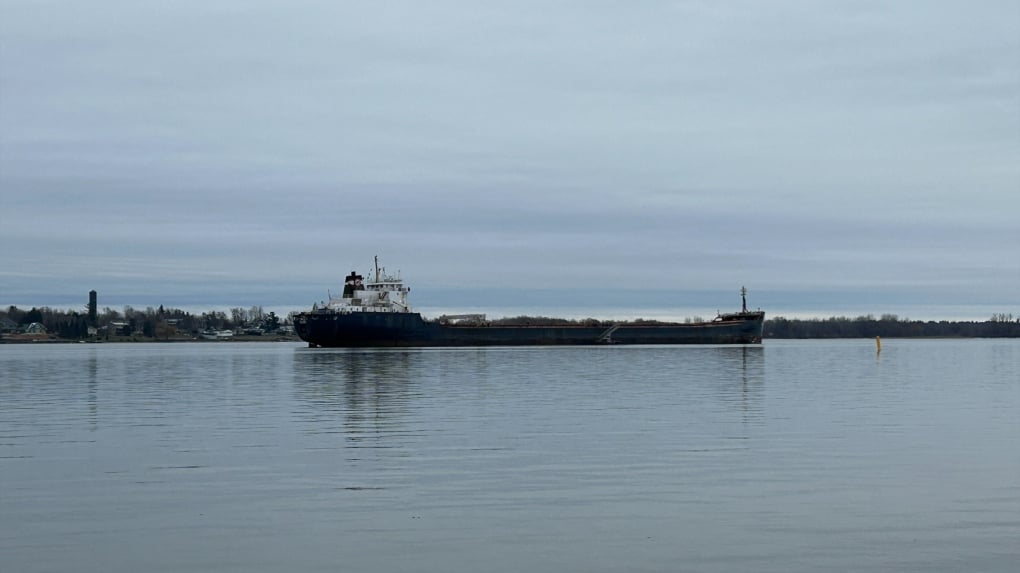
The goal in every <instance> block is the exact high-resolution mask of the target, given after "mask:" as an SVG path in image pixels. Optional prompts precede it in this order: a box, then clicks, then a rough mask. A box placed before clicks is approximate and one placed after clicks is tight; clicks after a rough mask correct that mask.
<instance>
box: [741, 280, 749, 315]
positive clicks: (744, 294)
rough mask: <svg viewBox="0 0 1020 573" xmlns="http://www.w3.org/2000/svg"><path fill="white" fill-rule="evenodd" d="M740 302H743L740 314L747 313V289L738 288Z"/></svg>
mask: <svg viewBox="0 0 1020 573" xmlns="http://www.w3.org/2000/svg"><path fill="white" fill-rule="evenodd" d="M740 300H741V301H742V302H743V305H742V310H741V311H740V312H747V287H743V286H742V287H740Z"/></svg>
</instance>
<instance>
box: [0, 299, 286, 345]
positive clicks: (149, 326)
mask: <svg viewBox="0 0 1020 573" xmlns="http://www.w3.org/2000/svg"><path fill="white" fill-rule="evenodd" d="M0 317H6V318H8V319H9V320H10V321H11V322H13V323H14V324H16V325H18V326H19V327H25V326H27V325H30V324H33V323H39V324H42V325H43V327H44V328H45V329H46V332H47V333H48V334H50V335H54V336H56V337H58V338H65V339H68V340H83V339H85V338H88V337H89V336H90V334H89V329H90V328H92V329H94V330H93V332H95V333H96V335H97V336H100V337H104V338H109V337H110V336H132V337H139V336H140V337H143V338H152V339H170V338H179V337H188V336H194V335H196V334H198V333H199V332H201V331H203V330H236V331H244V330H249V331H255V330H257V331H260V332H276V331H278V330H279V329H280V327H281V326H284V325H285V324H287V319H285V318H283V319H281V318H280V317H278V316H276V313H275V312H268V313H267V312H264V311H263V309H262V307H261V306H253V307H251V308H247V309H245V308H240V307H237V308H232V309H230V312H229V313H226V312H223V311H218V310H211V311H209V312H203V313H199V314H192V313H190V312H187V311H184V310H181V309H178V308H164V307H163V305H160V306H159V307H158V308H154V307H151V306H150V307H147V308H145V309H144V310H141V309H136V308H133V307H131V306H125V307H124V309H123V310H122V311H118V310H116V309H112V308H110V307H105V308H103V309H102V310H99V311H97V313H96V317H95V320H94V321H91V320H90V319H89V316H88V312H78V311H74V310H62V309H54V308H50V307H46V306H43V307H32V308H31V309H30V310H23V309H20V308H18V307H16V306H9V307H8V308H7V310H6V311H2V310H0Z"/></svg>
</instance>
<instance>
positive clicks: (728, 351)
mask: <svg viewBox="0 0 1020 573" xmlns="http://www.w3.org/2000/svg"><path fill="white" fill-rule="evenodd" d="M712 350H713V352H714V353H715V354H716V356H717V357H718V359H719V361H718V364H719V366H720V367H719V369H718V373H719V374H718V376H719V379H720V381H721V382H722V384H723V387H722V388H721V389H720V395H719V396H720V398H721V399H722V400H723V402H725V403H727V404H730V405H732V406H734V407H735V408H738V409H739V410H740V411H741V413H742V414H743V419H744V421H745V422H751V421H755V420H761V419H763V418H764V414H765V413H764V398H765V396H764V390H765V349H764V348H763V347H762V346H740V347H735V346H727V347H718V348H713V349H712Z"/></svg>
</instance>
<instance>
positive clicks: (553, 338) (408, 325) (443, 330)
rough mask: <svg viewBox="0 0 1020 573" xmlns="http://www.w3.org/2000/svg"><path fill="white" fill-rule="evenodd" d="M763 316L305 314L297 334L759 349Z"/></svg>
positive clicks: (341, 340)
mask: <svg viewBox="0 0 1020 573" xmlns="http://www.w3.org/2000/svg"><path fill="white" fill-rule="evenodd" d="M764 321H765V314H764V313H763V312H747V313H738V314H732V315H726V318H725V320H716V321H712V322H700V323H693V324H651V325H648V324H626V323H625V324H621V325H614V326H582V325H523V326H507V325H481V326H478V325H475V326H468V325H450V324H440V323H437V322H431V321H426V320H424V319H423V318H422V317H421V315H420V314H419V313H414V312H407V313H403V312H349V313H337V312H328V311H327V312H322V311H319V312H316V311H312V312H303V313H299V314H298V315H296V316H295V320H294V329H295V331H296V332H297V334H298V336H300V337H301V339H302V340H304V341H306V342H308V344H309V345H310V346H321V347H340V348H346V347H433V346H436V347H443V346H564V345H566V346H583V345H595V344H758V343H760V342H761V337H762V328H763V326H764Z"/></svg>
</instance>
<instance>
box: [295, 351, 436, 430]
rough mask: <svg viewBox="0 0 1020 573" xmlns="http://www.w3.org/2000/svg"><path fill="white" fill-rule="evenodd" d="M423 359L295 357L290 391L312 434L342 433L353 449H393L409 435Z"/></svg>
mask: <svg viewBox="0 0 1020 573" xmlns="http://www.w3.org/2000/svg"><path fill="white" fill-rule="evenodd" d="M420 361H421V357H420V356H415V355H414V353H413V352H409V351H385V350H369V351H365V350H359V351H348V350H337V351H327V352H321V351H320V352H309V351H304V350H299V351H297V352H295V353H294V373H295V377H294V388H295V392H296V395H297V398H298V399H299V400H300V402H302V403H304V404H307V405H308V409H307V410H306V411H304V412H300V415H302V417H303V418H304V421H306V422H308V423H310V424H311V425H312V427H313V428H314V429H312V430H311V432H312V433H342V434H343V435H344V436H345V438H346V439H347V440H348V441H349V442H353V443H354V444H356V445H357V447H394V445H395V444H394V443H393V440H394V439H398V438H400V437H401V436H404V437H407V436H408V435H409V434H410V433H411V432H410V431H409V430H408V429H407V428H406V427H405V421H406V418H407V414H408V405H409V402H410V400H411V399H412V398H413V397H414V395H415V394H416V393H417V390H416V387H417V384H418V381H417V380H415V379H414V376H412V375H411V372H412V371H418V372H419V373H420V368H419V367H418V365H417V364H416V363H418V362H420Z"/></svg>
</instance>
